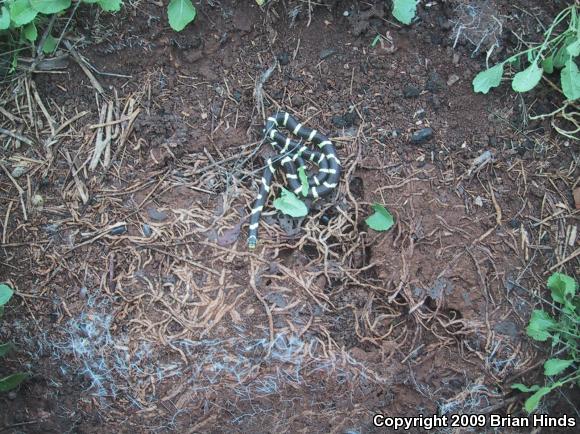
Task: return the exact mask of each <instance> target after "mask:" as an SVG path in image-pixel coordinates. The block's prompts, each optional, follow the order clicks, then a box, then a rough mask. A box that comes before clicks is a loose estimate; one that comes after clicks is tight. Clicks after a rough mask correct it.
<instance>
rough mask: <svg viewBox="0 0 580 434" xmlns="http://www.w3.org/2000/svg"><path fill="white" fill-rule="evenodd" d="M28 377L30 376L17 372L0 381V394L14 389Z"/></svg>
mask: <svg viewBox="0 0 580 434" xmlns="http://www.w3.org/2000/svg"><path fill="white" fill-rule="evenodd" d="M29 376H30V375H29V374H28V373H26V372H18V373H16V374H12V375H9V376H8V377H4V378H2V379H0V392H8V391H9V390H12V389H14V388H15V387H17V386H18V385H19V384H20V383H22V382H23V381H24V380H26V379H27V378H28V377H29Z"/></svg>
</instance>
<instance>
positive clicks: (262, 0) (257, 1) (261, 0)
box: [256, 0, 267, 6]
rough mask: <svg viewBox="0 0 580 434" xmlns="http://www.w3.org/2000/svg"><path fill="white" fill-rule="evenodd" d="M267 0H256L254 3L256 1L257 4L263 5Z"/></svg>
mask: <svg viewBox="0 0 580 434" xmlns="http://www.w3.org/2000/svg"><path fill="white" fill-rule="evenodd" d="M266 1H267V0H256V3H258V6H263V5H264V4H265V3H266Z"/></svg>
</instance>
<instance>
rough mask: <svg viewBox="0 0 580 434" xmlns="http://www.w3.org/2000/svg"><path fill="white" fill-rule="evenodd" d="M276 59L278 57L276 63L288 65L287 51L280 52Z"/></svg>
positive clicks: (288, 56)
mask: <svg viewBox="0 0 580 434" xmlns="http://www.w3.org/2000/svg"><path fill="white" fill-rule="evenodd" d="M277 57H278V62H279V63H280V65H282V66H284V65H288V64H289V63H290V55H289V54H288V52H287V51H282V52H281V53H280V54H278V56H277Z"/></svg>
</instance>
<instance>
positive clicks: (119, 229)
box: [111, 225, 127, 235]
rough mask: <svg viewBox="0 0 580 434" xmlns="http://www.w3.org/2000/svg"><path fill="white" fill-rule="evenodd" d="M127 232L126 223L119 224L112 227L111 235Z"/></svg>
mask: <svg viewBox="0 0 580 434" xmlns="http://www.w3.org/2000/svg"><path fill="white" fill-rule="evenodd" d="M125 232H127V226H126V225H122V226H117V227H116V228H113V229H111V235H123V234H124V233H125Z"/></svg>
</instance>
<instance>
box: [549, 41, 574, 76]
mask: <svg viewBox="0 0 580 434" xmlns="http://www.w3.org/2000/svg"><path fill="white" fill-rule="evenodd" d="M574 41H576V38H574V37H570V36H569V37H567V38H566V40H565V41H564V43H563V44H562V45H561V46H560V48H559V49H558V51H556V55H555V56H554V68H556V69H560V68H563V67H564V65H566V62H567V61H568V58H569V57H570V53H568V49H567V48H568V45H571V44H573V43H574Z"/></svg>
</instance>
